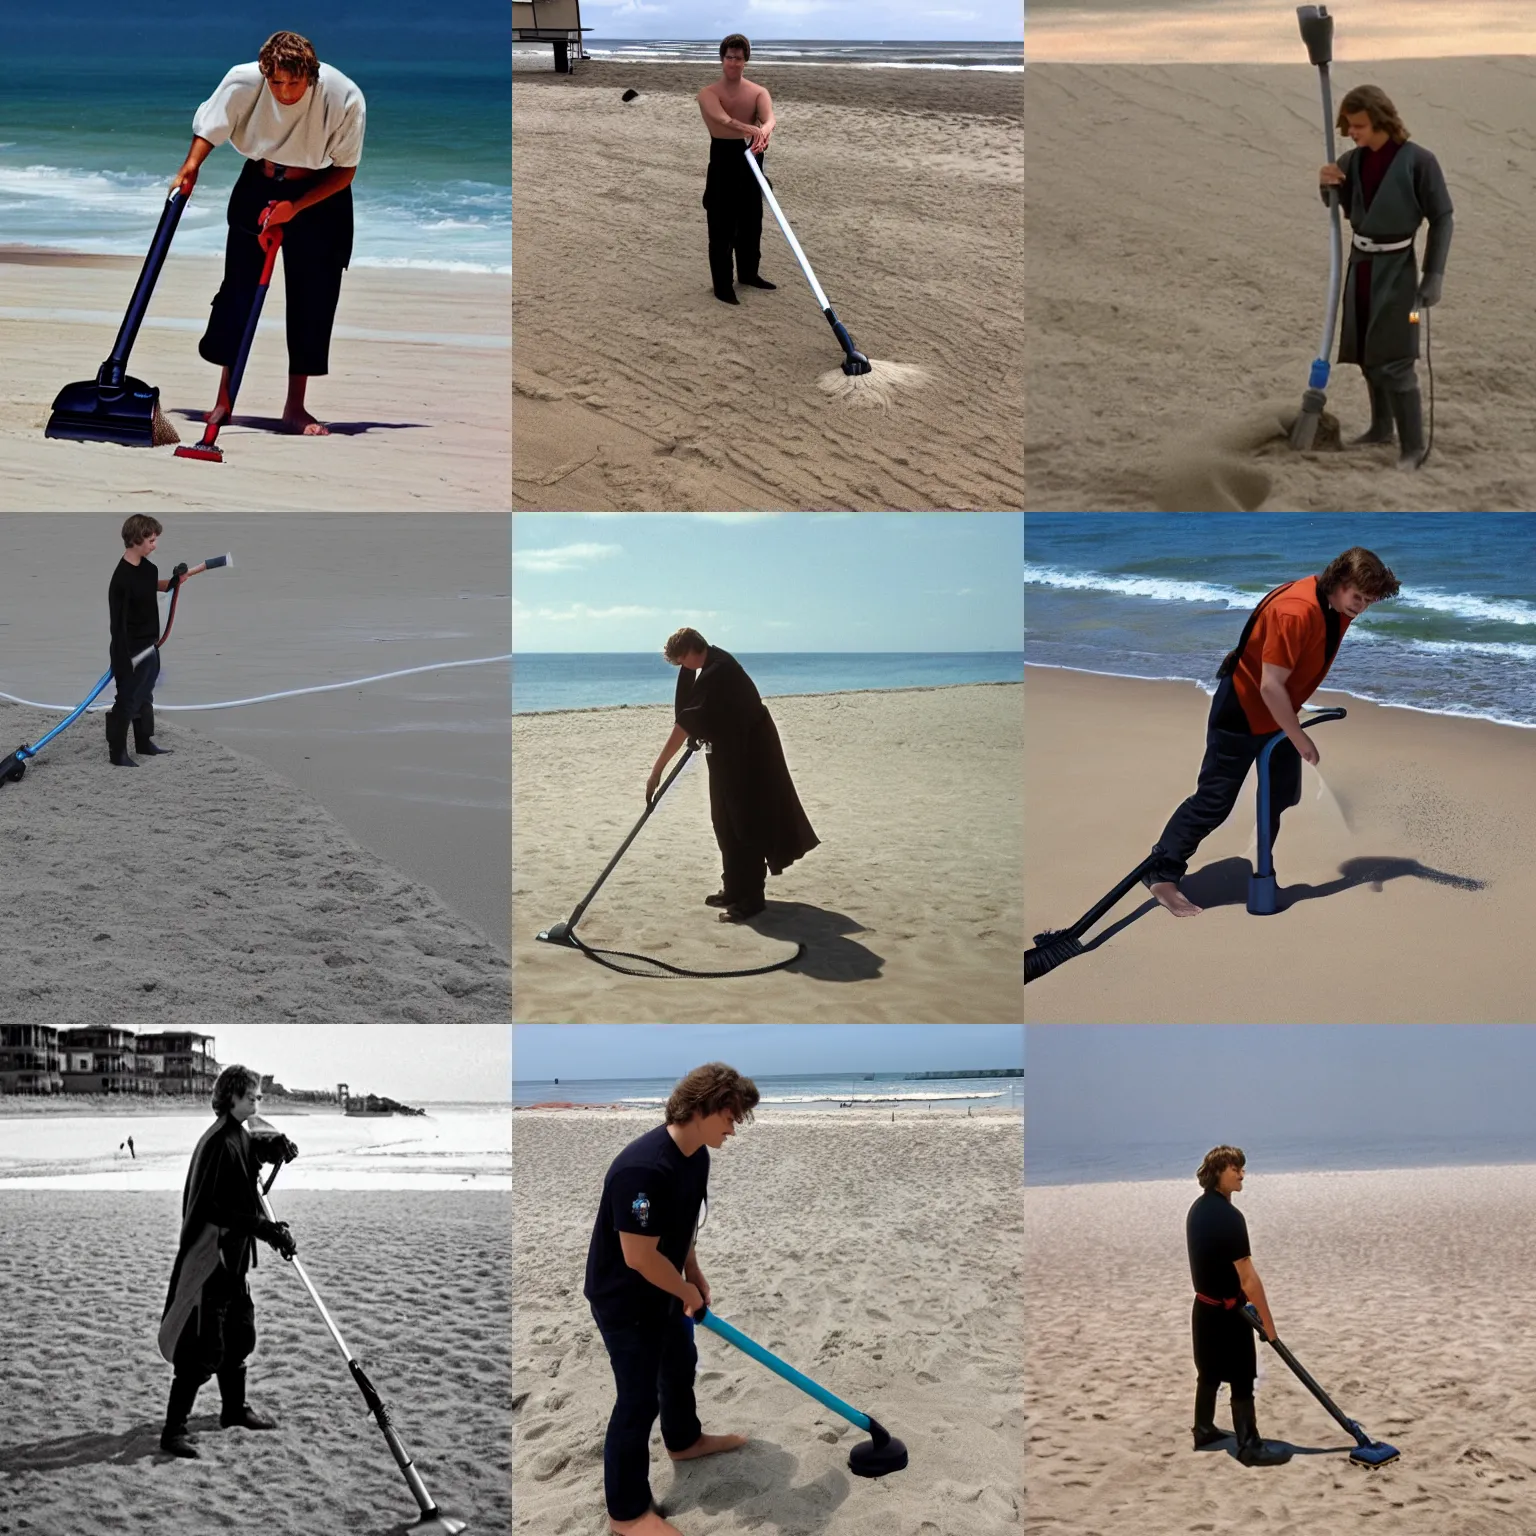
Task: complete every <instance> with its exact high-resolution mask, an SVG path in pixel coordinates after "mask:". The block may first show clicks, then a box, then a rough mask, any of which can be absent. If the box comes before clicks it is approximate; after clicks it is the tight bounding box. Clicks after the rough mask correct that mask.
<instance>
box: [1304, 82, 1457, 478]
mask: <svg viewBox="0 0 1536 1536" xmlns="http://www.w3.org/2000/svg"><path fill="white" fill-rule="evenodd" d="M1338 126H1339V132H1340V133H1347V134H1348V135H1349V137H1350V138H1351V139H1353V140H1354V141H1355V147H1354V148H1353V149H1346V150H1345V151H1344V153H1343V154H1342V155H1340V156H1339V159H1338V163H1337V164H1334V163H1333V162H1332V161H1330V162H1329V163H1328V164H1327V165H1325V166H1324V167H1323V168H1322V170H1321V171H1319V173H1318V180H1319V181H1320V183H1321V189H1320V190H1321V193H1322V197H1323V201H1324V202H1327V200H1328V191H1329V188H1331V187H1337V188H1338V189H1339V206H1340V208H1341V209H1342V210H1343V213H1344V217H1345V218H1347V219H1348V220H1349V222H1350V226H1351V228H1352V230H1353V235H1352V237H1351V242H1350V252H1349V270H1348V272H1347V273H1346V275H1345V281H1344V322H1343V327H1342V330H1341V333H1340V336H1339V361H1340V362H1341V363H1358V364H1359V366H1360V371H1361V372H1362V373H1363V374H1364V375H1365V383H1366V388H1367V389H1368V390H1369V391H1370V395H1371V425H1370V428H1369V430H1368V431H1366V432H1363V433H1362V434H1361V435H1360V436H1359V437H1357V438H1355V439H1354V442H1355V443H1356V444H1360V443H1390V442H1391V441H1392V429H1393V426H1394V425H1395V426H1396V428H1397V439H1398V446H1399V448H1400V450H1401V452H1400V454H1399V457H1398V461H1397V467H1398V468H1399V469H1417V468H1418V467H1419V465H1420V463H1421V462H1422V461H1423V458H1424V453H1425V445H1424V411H1423V405H1422V402H1421V401H1420V398H1419V379H1418V374H1417V373H1416V372H1415V370H1414V361H1415V359H1416V358H1417V357H1418V355H1419V329H1420V328H1419V326H1417V325H1416V324H1414V322H1413V318H1412V317H1413V314H1414V311H1416V310H1418V309H1420V308H1423V309H1429V308H1431V307H1432V306H1433V305H1436V304H1438V303H1439V302H1440V290H1441V288H1442V286H1443V285H1444V283H1445V263H1446V258H1447V256H1448V255H1449V253H1450V249H1451V228H1452V224H1453V220H1452V213H1453V211H1454V210H1453V209H1452V207H1451V194H1450V192H1449V190H1448V189H1447V188H1446V185H1445V174H1444V172H1443V171H1441V169H1440V162H1439V161H1438V160H1436V159H1435V157H1434V156H1433V155H1432V154H1430V152H1429V151H1428V150H1427V149H1425V148H1424V147H1423V146H1422V145H1418V144H1411V143H1409V140H1408V130H1407V129H1406V128H1405V127H1404V126H1403V120H1402V118H1400V117H1399V116H1398V114H1397V108H1396V107H1394V106H1393V105H1392V101H1391V99H1390V98H1389V97H1388V95H1387V93H1386V92H1385V91H1384V90H1382V89H1381V87H1380V86H1379V85H1360V86H1356V87H1355V89H1354V90H1352V91H1350V92H1349V93H1348V95H1346V96H1345V98H1344V99H1343V101H1341V102H1340V103H1339V124H1338ZM1425 220H1428V222H1429V236H1428V238H1427V239H1426V240H1425V242H1424V272H1423V275H1422V276H1420V274H1419V271H1418V268H1417V266H1416V265H1415V260H1414V254H1413V237H1414V235H1415V234H1416V233H1417V232H1418V228H1419V225H1420V224H1421V223H1422V222H1424V221H1425Z"/></svg>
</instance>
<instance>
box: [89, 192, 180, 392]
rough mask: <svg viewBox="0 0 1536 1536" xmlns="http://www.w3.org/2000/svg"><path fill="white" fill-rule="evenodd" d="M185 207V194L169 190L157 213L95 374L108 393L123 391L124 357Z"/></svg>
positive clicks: (130, 349)
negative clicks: (157, 219) (117, 323)
mask: <svg viewBox="0 0 1536 1536" xmlns="http://www.w3.org/2000/svg"><path fill="white" fill-rule="evenodd" d="M186 206H187V194H186V193H185V192H183V191H182V190H181V188H180V187H173V188H172V189H171V195H170V196H169V197H168V198H166V200H165V207H164V208H163V209H162V210H161V213H160V222H159V224H158V225H156V227H155V235H154V239H152V240H151V241H150V242H149V254H148V255H146V256H145V258H144V265H143V267H141V268H140V270H139V280H138V282H137V283H135V284H134V288H133V297H132V298H131V299H129V301H128V309H127V312H126V313H125V314H124V315H123V323H122V326H121V327H120V328H119V330H118V333H117V340H116V341H114V342H113V343H112V354H111V356H110V357H108V358H107V360H106V362H104V363H103V364H102V365H101V367H100V368H99V369H98V370H97V373H96V382H97V383H98V384H100V385H103V386H104V387H106V388H108V389H121V388H122V387H123V378H124V375H125V374H126V373H127V372H128V354H129V353H130V352H131V351H132V350H133V343H134V341H135V339H136V338H137V337H138V334H139V326H140V325H142V324H143V322H144V314H145V311H146V310H148V308H149V298H150V295H151V294H152V293H153V292H154V291H155V282H156V280H157V279H158V278H159V276H160V268H161V267H163V266H164V265H165V257H166V253H167V252H168V251H169V250H170V248H171V239H172V237H173V236H174V235H175V233H176V226H177V225H178V224H179V223H180V222H181V211H182V209H183V208H185V207H186Z"/></svg>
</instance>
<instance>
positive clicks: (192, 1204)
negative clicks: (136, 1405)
mask: <svg viewBox="0 0 1536 1536" xmlns="http://www.w3.org/2000/svg"><path fill="white" fill-rule="evenodd" d="M260 1082H261V1078H260V1077H259V1075H258V1074H257V1073H255V1072H253V1071H251V1069H250V1068H249V1067H242V1066H232V1067H225V1068H224V1070H223V1071H222V1072H220V1073H219V1076H218V1079H217V1081H216V1082H215V1083H214V1085H213V1111H214V1114H216V1115H217V1116H218V1119H217V1120H215V1121H214V1123H213V1124H212V1125H211V1126H210V1127H209V1128H208V1129H207V1130H206V1131H205V1132H204V1133H203V1136H202V1139H201V1140H200V1141H199V1142H198V1144H197V1147H196V1149H195V1150H194V1151H193V1153H192V1162H191V1165H190V1167H189V1168H188V1169H187V1182H186V1186H185V1188H184V1189H183V1191H182V1196H181V1245H180V1247H179V1249H178V1250H177V1253H176V1263H175V1266H174V1267H173V1268H172V1270H171V1283H170V1287H169V1289H168V1290H167V1292H166V1298H165V1312H164V1314H163V1317H162V1319H161V1323H160V1338H159V1342H160V1353H161V1354H162V1355H163V1356H164V1357H165V1358H166V1360H168V1361H169V1362H170V1363H171V1364H172V1365H173V1366H174V1367H175V1370H176V1374H175V1376H174V1378H173V1379H172V1381H171V1398H170V1403H169V1404H168V1406H167V1407H166V1410H165V1429H164V1431H163V1432H162V1433H161V1436H160V1449H161V1450H162V1451H165V1452H166V1453H167V1454H168V1455H171V1456H183V1457H196V1456H197V1455H198V1450H197V1447H196V1446H195V1445H193V1444H192V1442H191V1440H190V1439H189V1438H188V1429H187V1419H188V1417H189V1415H190V1414H191V1412H192V1405H193V1403H194V1402H195V1401H196V1400H197V1393H198V1389H199V1388H200V1387H201V1386H202V1384H203V1383H204V1382H205V1381H207V1380H208V1378H209V1377H210V1376H213V1375H217V1376H218V1378H219V1397H220V1400H221V1404H222V1406H221V1408H220V1411H219V1428H220V1429H276V1428H277V1423H276V1421H275V1420H274V1419H269V1418H265V1417H263V1416H262V1415H261V1414H258V1413H256V1412H255V1411H254V1410H253V1409H252V1408H251V1406H250V1404H249V1403H247V1402H246V1400H245V1369H246V1368H245V1362H246V1360H247V1359H248V1358H249V1356H250V1354H251V1352H252V1351H253V1350H254V1349H255V1348H256V1313H255V1309H254V1307H253V1306H252V1304H251V1287H250V1282H249V1281H248V1280H247V1279H246V1275H247V1273H248V1271H249V1270H251V1269H252V1268H254V1267H255V1264H256V1239H257V1238H260V1239H261V1241H262V1242H264V1243H268V1244H270V1245H271V1246H272V1247H273V1248H274V1249H276V1250H277V1252H279V1253H280V1254H282V1256H283V1257H284V1258H285V1259H291V1258H292V1257H293V1256H294V1254H295V1253H297V1252H298V1244H297V1243H295V1242H294V1240H293V1234H292V1233H291V1232H290V1231H289V1230H288V1223H287V1222H285V1221H269V1220H268V1219H267V1216H266V1213H265V1212H264V1211H263V1210H262V1208H261V1199H260V1196H259V1195H258V1194H257V1190H256V1180H257V1177H258V1174H259V1171H260V1165H261V1164H263V1163H287V1162H292V1161H293V1159H294V1158H296V1157H297V1156H298V1155H299V1149H298V1148H297V1147H296V1146H295V1145H294V1144H293V1143H292V1142H291V1141H289V1140H288V1138H287V1137H286V1136H279V1135H276V1134H274V1133H271V1132H266V1133H263V1134H260V1135H252V1134H251V1132H250V1131H248V1130H247V1129H246V1125H245V1122H246V1121H247V1120H249V1119H250V1118H251V1116H252V1115H254V1114H255V1113H256V1109H257V1105H258V1104H259V1103H260V1102H261V1094H260V1093H259V1092H258V1091H257V1088H258V1084H259V1083H260Z"/></svg>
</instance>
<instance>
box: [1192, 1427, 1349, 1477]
mask: <svg viewBox="0 0 1536 1536" xmlns="http://www.w3.org/2000/svg"><path fill="white" fill-rule="evenodd" d="M1264 1443H1265V1444H1266V1445H1278V1446H1279V1447H1280V1449H1281V1450H1283V1451H1289V1452H1290V1453H1291V1455H1292V1456H1347V1455H1349V1453H1350V1452H1351V1451H1352V1450H1353V1449H1354V1447H1353V1446H1352V1445H1292V1444H1291V1442H1290V1441H1289V1440H1277V1439H1276V1438H1275V1437H1274V1436H1273V1435H1265V1436H1264ZM1200 1449H1201V1451H1220V1452H1221V1453H1222V1454H1223V1455H1225V1456H1230V1457H1231V1458H1232V1460H1233V1461H1236V1460H1237V1440H1236V1439H1235V1438H1234V1437H1233V1436H1232V1435H1228V1436H1227V1437H1226V1438H1225V1439H1223V1440H1213V1441H1211V1443H1210V1444H1209V1445H1202V1446H1201V1447H1200ZM1254 1470H1255V1471H1269V1470H1271V1469H1269V1468H1267V1467H1259V1468H1255V1469H1254Z"/></svg>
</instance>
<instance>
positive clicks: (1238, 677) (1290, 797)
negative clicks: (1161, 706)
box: [1142, 545, 1398, 917]
mask: <svg viewBox="0 0 1536 1536" xmlns="http://www.w3.org/2000/svg"><path fill="white" fill-rule="evenodd" d="M1397 591H1398V580H1397V578H1396V577H1395V576H1394V575H1393V574H1392V572H1391V570H1390V569H1389V568H1388V567H1387V566H1386V565H1384V564H1383V563H1382V561H1381V560H1380V559H1379V558H1378V557H1377V556H1376V555H1373V554H1372V553H1371V551H1370V550H1368V549H1362V548H1361V547H1360V546H1359V545H1356V546H1355V548H1353V549H1347V550H1345V551H1344V553H1343V554H1342V555H1340V556H1339V557H1338V559H1337V560H1335V561H1334V562H1333V563H1332V564H1331V565H1330V566H1329V567H1328V569H1327V570H1326V571H1324V572H1323V574H1322V575H1321V576H1304V577H1303V578H1302V579H1301V580H1300V581H1291V582H1287V583H1286V584H1285V585H1284V586H1282V587H1276V588H1275V590H1274V591H1273V592H1271V593H1269V595H1268V596H1267V597H1265V598H1264V600H1263V601H1262V602H1261V603H1260V604H1259V606H1258V607H1257V608H1255V609H1254V611H1253V613H1252V614H1251V615H1250V616H1249V619H1248V623H1247V625H1246V626H1245V627H1244V629H1243V634H1242V638H1241V639H1240V640H1239V641H1238V644H1237V649H1236V650H1235V651H1231V652H1229V653H1228V655H1227V658H1226V660H1225V661H1224V662H1222V664H1221V669H1220V671H1218V672H1217V674H1216V675H1217V677H1218V678H1219V679H1220V682H1219V683H1218V685H1217V688H1216V696H1215V697H1214V698H1213V699H1212V700H1211V712H1210V717H1209V721H1208V723H1207V726H1206V732H1205V759H1204V761H1203V762H1202V763H1201V764H1200V777H1199V780H1198V781H1197V783H1196V786H1195V792H1194V794H1192V795H1191V796H1190V797H1189V799H1187V800H1186V801H1185V802H1184V803H1183V805H1181V806H1180V807H1179V808H1178V810H1176V811H1175V812H1174V813H1173V815H1172V817H1171V818H1170V819H1169V822H1168V825H1167V826H1166V827H1164V828H1163V835H1162V836H1161V837H1160V838H1158V840H1157V842H1156V843H1155V844H1154V845H1153V848H1152V857H1153V859H1154V860H1155V862H1154V863H1153V865H1152V867H1151V869H1150V870H1149V871H1148V873H1147V874H1145V875H1144V876H1143V877H1142V879H1143V882H1144V883H1145V884H1146V885H1147V886H1149V887H1150V888H1151V891H1152V894H1153V895H1154V896H1155V897H1157V899H1158V901H1160V902H1161V903H1162V904H1163V906H1165V907H1166V908H1167V909H1168V910H1169V911H1170V912H1172V913H1173V915H1174V916H1175V917H1194V916H1196V915H1197V914H1198V913H1199V912H1200V910H1201V909H1200V908H1199V907H1197V906H1196V905H1195V904H1194V902H1192V901H1191V900H1190V899H1189V898H1188V897H1187V896H1186V895H1185V894H1184V893H1183V892H1182V891H1181V890H1180V889H1179V881H1180V880H1181V879H1183V877H1184V872H1185V871H1186V870H1187V869H1188V868H1189V860H1190V857H1191V856H1192V855H1193V853H1194V851H1195V849H1196V848H1198V847H1199V846H1200V844H1201V842H1202V841H1203V840H1204V839H1205V838H1206V837H1207V836H1208V835H1209V834H1210V833H1211V832H1213V831H1215V829H1216V828H1217V827H1219V826H1220V825H1221V824H1222V822H1224V821H1225V820H1226V819H1227V817H1228V816H1229V815H1230V814H1231V811H1232V807H1233V805H1234V804H1235V802H1236V800H1237V795H1238V791H1239V790H1240V789H1241V788H1242V787H1243V780H1244V779H1245V778H1247V776H1248V769H1249V768H1250V767H1251V766H1252V764H1253V763H1254V762H1255V760H1256V759H1257V758H1258V755H1259V753H1260V752H1261V751H1262V750H1263V748H1264V744H1265V742H1266V741H1267V740H1268V739H1269V737H1270V736H1272V735H1273V734H1274V733H1275V732H1276V731H1284V732H1285V738H1286V739H1285V740H1284V741H1282V742H1281V743H1280V744H1279V746H1277V747H1276V748H1275V750H1274V751H1273V752H1272V753H1271V754H1270V759H1269V785H1270V794H1269V807H1270V811H1269V817H1270V820H1269V835H1270V843H1271V846H1273V844H1274V839H1275V838H1276V837H1278V836H1279V833H1280V816H1281V813H1282V812H1283V811H1284V810H1285V809H1286V808H1287V807H1288V806H1292V805H1295V804H1296V803H1297V801H1299V800H1300V799H1301V764H1302V759H1303V758H1304V759H1305V760H1306V761H1307V762H1309V763H1311V764H1313V765H1314V766H1316V764H1317V763H1318V762H1319V760H1320V758H1319V753H1318V750H1317V747H1316V745H1315V744H1314V743H1313V741H1312V738H1311V737H1310V736H1308V735H1307V733H1306V732H1305V731H1304V730H1302V728H1301V725H1300V722H1299V721H1298V720H1297V718H1296V711H1297V710H1299V709H1300V708H1302V706H1303V705H1305V703H1306V702H1307V700H1308V699H1310V698H1311V697H1312V695H1313V694H1314V693H1315V692H1316V691H1317V689H1318V688H1319V687H1320V686H1321V685H1322V681H1323V679H1324V678H1325V677H1327V675H1328V669H1329V668H1330V667H1331V666H1332V665H1333V658H1334V656H1335V655H1336V654H1337V652H1338V649H1339V643H1340V641H1341V640H1342V639H1343V638H1344V632H1345V631H1346V630H1347V629H1348V628H1349V626H1350V624H1351V623H1352V622H1353V621H1354V620H1355V619H1358V618H1359V617H1360V615H1361V614H1362V613H1364V612H1365V610H1366V609H1367V608H1369V607H1370V606H1371V604H1372V603H1378V602H1380V601H1381V600H1382V598H1384V597H1396V596H1397Z"/></svg>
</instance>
